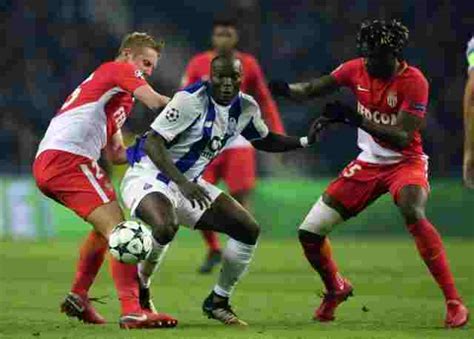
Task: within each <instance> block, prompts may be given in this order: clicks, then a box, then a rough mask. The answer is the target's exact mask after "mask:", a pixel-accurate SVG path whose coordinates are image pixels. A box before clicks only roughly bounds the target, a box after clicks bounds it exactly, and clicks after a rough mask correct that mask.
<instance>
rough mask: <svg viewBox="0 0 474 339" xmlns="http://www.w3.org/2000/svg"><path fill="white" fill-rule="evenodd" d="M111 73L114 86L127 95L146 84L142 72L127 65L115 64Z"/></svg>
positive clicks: (123, 63) (122, 63)
mask: <svg viewBox="0 0 474 339" xmlns="http://www.w3.org/2000/svg"><path fill="white" fill-rule="evenodd" d="M112 72H113V80H114V83H115V85H116V86H118V87H120V88H121V89H123V90H125V91H127V92H129V93H133V92H134V91H135V90H136V89H137V88H138V87H140V86H143V85H146V84H147V82H146V80H145V78H144V77H143V72H142V71H140V70H139V69H138V68H136V67H135V66H133V65H131V64H129V63H125V62H117V63H115V65H114V68H113V69H112Z"/></svg>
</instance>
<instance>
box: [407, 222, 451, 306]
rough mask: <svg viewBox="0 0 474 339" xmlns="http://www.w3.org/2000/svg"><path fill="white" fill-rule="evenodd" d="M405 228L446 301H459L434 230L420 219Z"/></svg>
mask: <svg viewBox="0 0 474 339" xmlns="http://www.w3.org/2000/svg"><path fill="white" fill-rule="evenodd" d="M407 227H408V230H409V231H410V233H411V234H412V236H413V237H414V238H415V243H416V247H417V248H418V252H419V253H420V256H421V257H422V258H423V260H424V262H425V264H426V266H428V269H429V270H430V272H431V275H432V276H433V278H434V279H435V280H436V282H437V283H438V285H439V287H440V288H441V290H442V291H443V294H444V297H445V298H446V300H452V299H455V300H460V297H459V294H458V291H457V290H456V286H455V284H454V278H453V275H452V274H451V270H450V268H449V262H448V258H447V256H446V251H445V250H444V247H443V242H442V240H441V237H440V235H439V233H438V231H437V230H436V228H435V227H434V226H433V225H432V224H431V223H430V222H429V221H428V220H427V219H422V220H420V221H418V222H417V223H415V224H411V225H407Z"/></svg>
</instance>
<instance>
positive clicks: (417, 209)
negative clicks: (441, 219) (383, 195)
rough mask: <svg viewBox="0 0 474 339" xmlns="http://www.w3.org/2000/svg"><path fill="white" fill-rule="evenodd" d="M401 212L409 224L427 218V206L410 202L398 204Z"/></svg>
mask: <svg viewBox="0 0 474 339" xmlns="http://www.w3.org/2000/svg"><path fill="white" fill-rule="evenodd" d="M398 207H399V209H400V212H401V213H402V215H403V218H404V219H405V222H406V223H408V224H413V223H416V222H418V221H420V220H422V219H425V217H426V216H425V207H424V206H422V205H417V204H413V203H409V202H404V203H399V205H398Z"/></svg>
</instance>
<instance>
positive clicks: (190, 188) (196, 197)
mask: <svg viewBox="0 0 474 339" xmlns="http://www.w3.org/2000/svg"><path fill="white" fill-rule="evenodd" d="M178 187H179V190H180V191H181V193H183V195H184V196H185V197H186V198H187V199H188V200H189V201H190V202H191V205H192V207H193V208H194V207H195V206H196V202H197V203H198V204H199V207H200V208H201V209H202V210H204V209H206V208H208V207H210V206H211V203H212V199H211V197H210V196H209V193H207V191H206V190H205V189H204V187H202V186H200V185H198V184H196V183H194V182H192V181H186V182H184V183H182V184H180V185H179V186H178Z"/></svg>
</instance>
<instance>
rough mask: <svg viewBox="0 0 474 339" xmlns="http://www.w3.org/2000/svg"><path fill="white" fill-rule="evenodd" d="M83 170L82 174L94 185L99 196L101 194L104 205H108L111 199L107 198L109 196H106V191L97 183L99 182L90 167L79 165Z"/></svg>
mask: <svg viewBox="0 0 474 339" xmlns="http://www.w3.org/2000/svg"><path fill="white" fill-rule="evenodd" d="M79 167H80V168H81V170H82V172H84V174H85V175H86V177H87V179H88V180H89V182H90V183H91V184H92V186H93V187H94V188H95V190H96V192H97V194H99V197H100V198H101V199H102V201H103V202H104V203H107V202H109V201H110V199H109V198H108V197H107V194H105V192H104V190H103V189H102V187H100V184H99V183H98V182H97V180H96V179H95V177H94V174H92V172H91V170H90V169H89V167H87V165H86V164H81V165H79Z"/></svg>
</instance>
